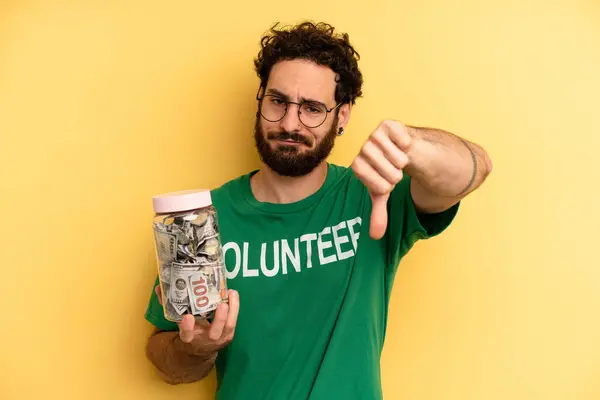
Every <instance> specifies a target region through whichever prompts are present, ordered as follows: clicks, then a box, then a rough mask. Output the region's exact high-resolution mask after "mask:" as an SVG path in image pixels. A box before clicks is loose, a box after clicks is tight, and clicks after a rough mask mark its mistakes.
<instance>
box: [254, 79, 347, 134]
mask: <svg viewBox="0 0 600 400" xmlns="http://www.w3.org/2000/svg"><path fill="white" fill-rule="evenodd" d="M261 89H263V87H262V86H261V87H259V88H258V92H256V100H258V113H259V114H260V116H261V117H262V118H263V119H264V120H265V121H269V122H279V121H281V120H282V119H284V118H285V116H286V115H287V113H288V109H289V105H290V104H296V105H297V106H298V120H299V121H300V123H301V124H302V125H304V126H306V127H307V128H311V129H314V128H318V127H319V126H321V125H323V124H324V123H325V121H327V117H328V116H329V113H330V112H332V111H333V110H335V109H336V108H338V107H339V106H341V105H342V104H344V102H340V103H338V104H336V105H335V106H333V107H331V108H327V105H325V104H324V103H321V102H320V101H317V102H315V101H312V100H311V101H301V102H300V103H298V102H294V101H288V100H283V99H281V101H283V102H284V103H285V111H284V113H283V116H282V117H281V118H279V119H277V120H270V119H268V118H266V117H265V116H264V115H263V113H262V102H263V100H264V98H265V97H267V96H270V97H277V96H275V95H272V94H264V93H263V95H262V96H261V95H260V91H261ZM305 103H318V104H320V105H322V106H323V108H324V109H325V111H326V114H325V118H324V119H323V122H321V123H320V124H318V125H315V126H309V125H306V124H305V123H304V121H302V117H300V109H301V108H302V105H303V104H305Z"/></svg>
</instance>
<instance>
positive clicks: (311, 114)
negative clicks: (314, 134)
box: [300, 102, 327, 128]
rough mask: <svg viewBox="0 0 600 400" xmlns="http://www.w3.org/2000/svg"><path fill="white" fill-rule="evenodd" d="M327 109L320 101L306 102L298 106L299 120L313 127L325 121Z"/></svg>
mask: <svg viewBox="0 0 600 400" xmlns="http://www.w3.org/2000/svg"><path fill="white" fill-rule="evenodd" d="M325 118H327V109H326V108H325V106H324V105H323V104H321V103H313V102H307V103H304V104H302V107H300V121H302V123H303V124H304V125H306V126H307V127H309V128H314V127H316V126H319V125H321V124H322V123H323V122H325Z"/></svg>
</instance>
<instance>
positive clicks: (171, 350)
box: [146, 332, 217, 385]
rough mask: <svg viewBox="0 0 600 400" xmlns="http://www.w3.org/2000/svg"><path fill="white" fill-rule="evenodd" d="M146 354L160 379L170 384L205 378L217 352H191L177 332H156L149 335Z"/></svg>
mask: <svg viewBox="0 0 600 400" xmlns="http://www.w3.org/2000/svg"><path fill="white" fill-rule="evenodd" d="M146 355H147V357H148V358H149V359H150V361H151V362H152V364H154V366H155V367H156V368H157V370H158V372H159V373H160V375H161V377H162V379H163V380H164V381H165V382H167V383H169V384H171V385H176V384H181V383H191V382H196V381H199V380H201V379H203V378H205V377H206V376H207V375H208V374H209V373H210V371H211V370H212V368H213V366H214V363H215V359H216V357H217V353H216V352H215V353H212V354H207V355H194V354H191V353H190V352H189V351H188V349H187V348H186V344H185V343H183V342H182V341H181V340H180V339H179V332H157V333H155V334H153V335H152V336H150V338H149V339H148V343H147V346H146Z"/></svg>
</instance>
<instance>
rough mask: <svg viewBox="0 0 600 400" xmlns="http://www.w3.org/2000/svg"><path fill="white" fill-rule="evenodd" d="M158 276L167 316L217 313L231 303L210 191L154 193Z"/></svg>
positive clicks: (178, 317)
mask: <svg viewBox="0 0 600 400" xmlns="http://www.w3.org/2000/svg"><path fill="white" fill-rule="evenodd" d="M152 202H153V207H154V213H155V215H154V218H153V230H154V239H155V249H156V259H157V265H158V277H159V281H160V288H161V293H162V304H163V309H164V315H165V318H166V319H167V320H169V321H172V322H178V321H181V319H182V318H183V315H185V314H192V315H194V317H195V318H196V319H197V320H200V319H205V318H212V317H214V313H215V310H216V308H217V306H218V305H219V304H220V303H222V302H227V301H228V297H227V282H226V276H225V260H224V257H223V247H222V243H221V238H220V234H219V223H218V218H217V211H216V209H215V207H214V206H213V204H212V199H211V195H210V191H209V190H186V191H179V192H171V193H165V194H160V195H157V196H154V197H153V198H152Z"/></svg>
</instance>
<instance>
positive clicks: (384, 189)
mask: <svg viewBox="0 0 600 400" xmlns="http://www.w3.org/2000/svg"><path fill="white" fill-rule="evenodd" d="M391 189H392V184H391V183H389V182H381V183H379V184H378V185H377V190H378V191H379V193H388V192H389V191H390V190H391Z"/></svg>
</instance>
